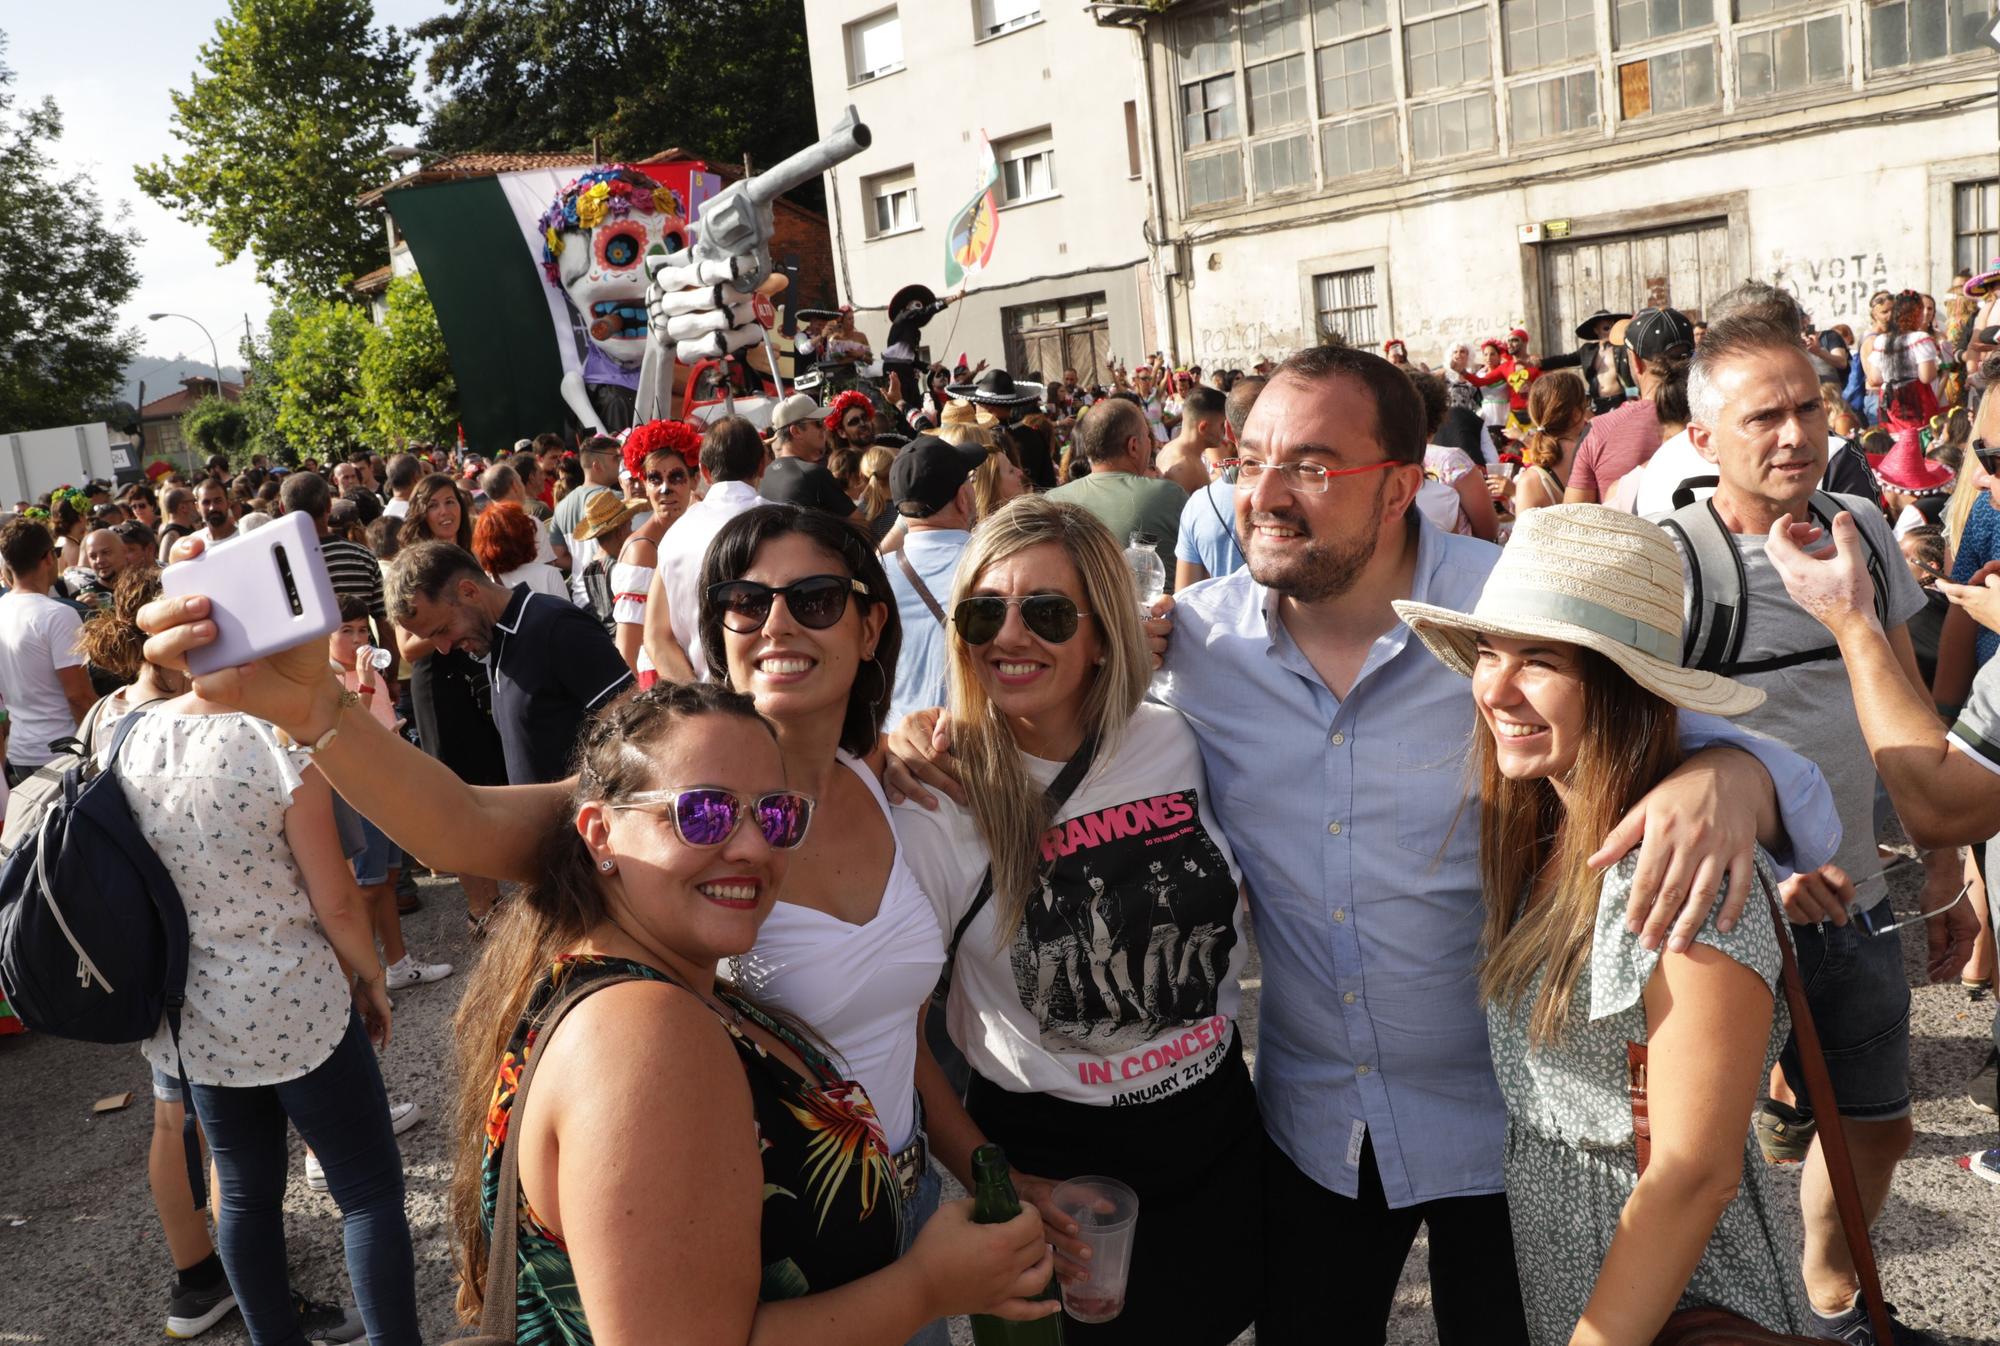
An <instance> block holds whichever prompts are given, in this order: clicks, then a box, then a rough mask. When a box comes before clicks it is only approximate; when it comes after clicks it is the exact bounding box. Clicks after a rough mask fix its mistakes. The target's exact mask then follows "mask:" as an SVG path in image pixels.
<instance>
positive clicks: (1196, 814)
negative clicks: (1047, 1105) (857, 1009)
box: [896, 705, 1245, 1106]
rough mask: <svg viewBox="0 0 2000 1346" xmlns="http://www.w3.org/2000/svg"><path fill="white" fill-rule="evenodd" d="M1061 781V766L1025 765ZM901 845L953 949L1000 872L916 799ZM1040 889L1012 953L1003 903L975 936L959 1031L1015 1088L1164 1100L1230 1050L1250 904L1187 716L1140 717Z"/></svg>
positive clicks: (962, 813) (1080, 794)
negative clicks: (982, 890)
mask: <svg viewBox="0 0 2000 1346" xmlns="http://www.w3.org/2000/svg"><path fill="white" fill-rule="evenodd" d="M1027 765H1028V771H1029V774H1030V776H1031V777H1032V778H1033V779H1034V780H1035V781H1036V782H1037V783H1038V784H1041V785H1047V784H1048V783H1049V782H1051V781H1053V780H1054V779H1055V778H1056V775H1057V774H1058V773H1059V772H1060V771H1061V770H1062V766H1063V764H1062V763H1060V762H1049V761H1043V760H1041V759H1039V758H1029V759H1027ZM896 835H897V837H898V838H899V839H900V840H901V841H902V843H903V850H904V854H905V857H906V858H907V860H908V861H909V865H910V868H911V870H912V871H914V872H915V874H916V876H917V881H918V883H919V884H921V885H922V887H923V889H924V891H925V892H926V893H928V894H929V895H930V899H931V904H932V905H933V906H934V907H935V908H936V909H937V913H938V923H939V924H940V925H941V926H942V927H943V929H944V931H945V933H946V936H947V938H949V935H950V933H951V932H952V931H954V930H956V929H957V928H958V923H959V920H960V919H961V918H962V917H963V916H964V915H965V913H966V911H967V910H968V909H969V908H970V907H971V905H972V901H973V898H974V897H975V896H976V895H977V894H978V891H979V886H980V881H981V880H982V879H983V878H984V876H985V872H986V846H985V843H984V841H983V840H982V839H981V837H980V835H979V829H978V827H977V826H976V825H975V824H974V822H973V819H972V815H971V813H969V812H968V811H967V810H965V809H963V808H960V807H958V806H956V805H954V804H952V803H951V802H950V801H949V800H945V801H943V802H941V803H940V804H939V806H938V809H937V811H936V812H935V813H933V812H930V811H928V810H926V809H922V808H919V807H917V806H915V805H911V804H905V805H902V806H900V807H899V808H898V809H897V810H896ZM1042 859H1043V862H1044V867H1043V872H1042V879H1041V883H1040V889H1041V891H1040V892H1039V893H1038V894H1036V895H1035V896H1034V897H1033V898H1031V899H1030V901H1029V903H1028V910H1027V915H1026V919H1025V920H1024V921H1023V923H1022V927H1021V929H1020V930H1019V931H1018V932H1017V933H1016V934H1015V935H1014V937H1013V938H1012V939H1010V940H1007V941H1005V942H1004V943H1002V941H1001V937H1000V931H1001V923H1000V902H999V900H998V898H997V897H996V898H995V899H993V900H991V901H989V902H988V903H987V904H986V907H985V909H984V910H983V911H981V912H980V914H979V916H978V917H977V918H976V919H975V920H974V921H973V922H972V924H971V925H970V926H969V927H968V928H967V930H966V933H965V939H964V941H963V942H962V943H961V944H960V945H959V949H958V960H957V963H956V965H955V967H954V968H953V975H952V984H951V996H950V999H949V1000H948V1001H947V1002H946V1005H945V1022H946V1025H947V1026H948V1027H949V1028H950V1030H951V1036H952V1040H953V1041H954V1042H956V1043H957V1044H958V1046H959V1049H960V1050H961V1051H963V1052H964V1053H965V1055H966V1059H967V1060H968V1061H970V1062H971V1064H972V1068H973V1069H974V1070H977V1071H978V1072H979V1073H980V1074H981V1075H982V1076H984V1077H985V1078H986V1079H987V1080H989V1081H991V1082H992V1083H994V1084H997V1085H999V1086H1000V1087H1001V1088H1003V1089H1008V1090H1012V1091H1014V1092H1016V1093H1043V1094H1050V1095H1053V1096H1055V1097H1057V1098H1066V1099H1070V1100H1073V1101H1075V1102H1079V1103H1087V1104H1093V1105H1096V1106H1115V1105H1130V1104H1136V1103H1150V1102H1153V1101H1155V1100H1157V1099H1161V1098H1165V1097H1167V1096H1168V1095H1169V1094H1173V1093H1176V1092H1179V1091H1180V1090H1183V1089H1186V1088H1187V1087H1188V1086H1190V1085H1192V1084H1194V1083H1195V1082H1196V1081H1198V1080H1200V1079H1202V1078H1203V1077H1204V1076H1206V1075H1207V1074H1208V1073H1209V1072H1210V1071H1211V1070H1213V1069H1214V1068H1215V1067H1216V1065H1217V1064H1218V1063H1220V1062H1221V1061H1222V1059H1223V1058H1224V1057H1225V1056H1226V1055H1227V1054H1228V1051H1229V1045H1230V1042H1231V1040H1232V1037H1233V1035H1234V1033H1235V1031H1236V1009H1237V1004H1238V1002H1239V1000H1240V999H1241V991H1240V989H1239V988H1238V985H1237V978H1238V976H1239V974H1240V973H1241V971H1242V967H1243V959H1244V954H1245V946H1244V940H1243V904H1242V902H1241V901H1240V900H1239V892H1238V875H1237V870H1236V862H1235V861H1234V859H1232V858H1231V856H1230V854H1229V847H1228V844H1227V843H1226V842H1225V841H1224V840H1223V839H1222V829H1221V828H1220V827H1219V826H1217V824H1216V821H1215V815H1214V814H1213V813H1212V812H1210V810H1209V806H1208V798H1207V784H1206V781H1205V779H1204V777H1203V775H1202V767H1201V753H1200V750H1199V749H1198V748H1197V747H1196V744H1195V738H1194V734H1193V733H1192V731H1190V730H1189V729H1188V727H1187V725H1186V723H1185V722H1183V721H1182V719H1181V717H1180V713H1179V712H1178V711H1174V710H1170V709H1168V708H1167V707H1165V706H1157V705H1144V706H1141V707H1140V708H1139V711H1138V713H1137V714H1136V715H1134V716H1133V718H1132V722H1131V724H1130V725H1129V726H1127V728H1126V732H1125V734H1124V736H1123V738H1122V740H1121V741H1120V743H1119V744H1118V747H1117V751H1116V752H1115V754H1114V755H1112V756H1110V757H1108V758H1107V757H1103V756H1100V757H1099V759H1098V760H1097V761H1096V762H1095V763H1094V764H1093V765H1092V767H1091V770H1090V773H1089V774H1088V775H1087V776H1085V777H1084V780H1083V782H1082V784H1081V785H1080V786H1079V787H1078V789H1077V790H1076V792H1075V793H1074V794H1072V795H1071V796H1070V798H1069V802H1068V803H1066V804H1065V805H1064V806H1063V808H1062V810H1061V811H1060V813H1059V814H1058V815H1057V820H1056V822H1055V824H1054V825H1053V826H1051V827H1050V828H1049V830H1048V831H1047V832H1046V833H1044V834H1043V837H1042Z"/></svg>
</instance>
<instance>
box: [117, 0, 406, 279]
mask: <svg viewBox="0 0 2000 1346" xmlns="http://www.w3.org/2000/svg"><path fill="white" fill-rule="evenodd" d="M374 21H375V10H374V6H373V5H372V4H370V3H369V0H230V5H229V16H228V17H227V18H224V19H221V20H219V21H217V23H216V25H215V36H214V38H212V39H211V40H210V41H208V42H205V43H203V44H202V48H201V54H200V68H199V69H198V70H197V72H196V74H195V76H194V80H193V83H192V85H191V86H190V87H189V89H188V91H187V92H186V93H180V92H178V91H176V92H175V93H174V95H173V101H174V115H173V133H174V138H175V139H176V140H178V141H179V142H180V143H181V144H182V145H183V146H185V147H186V152H185V153H184V154H182V155H181V156H180V157H179V158H174V157H173V156H167V157H165V158H162V159H161V160H160V161H159V162H158V163H156V164H151V165H142V166H141V167H139V168H138V169H137V170H136V176H137V179H138V183H139V188H140V190H141V191H144V192H145V193H146V194H147V195H148V196H151V197H152V198H153V199H155V200H156V201H159V202H160V203H161V204H162V205H164V206H166V207H167V208H169V209H170V210H173V211H175V212H176V213H177V214H179V215H180V216H181V217H182V218H183V219H185V220H187V221H189V222H190V223H193V224H196V225H200V226H201V227H202V228H204V229H206V230H207V231H208V236H209V241H210V242H211V243H213V244H214V245H215V249H216V251H217V252H219V253H221V254H222V256H223V257H224V258H225V259H226V260H229V261H234V260H235V259H236V258H237V257H239V256H241V255H242V254H243V253H244V251H245V250H246V249H247V250H248V251H249V253H250V255H251V257H252V258H253V259H254V260H255V262H256V264H257V277H258V279H259V280H262V281H264V282H266V283H267V284H272V285H276V286H279V287H281V288H285V289H303V290H306V291H309V292H311V293H314V294H319V295H332V294H335V293H337V292H338V291H339V289H340V287H341V286H342V285H343V284H345V283H346V282H347V281H348V280H350V279H352V278H353V277H355V276H357V275H360V274H362V273H363V272H366V271H370V270H372V269H374V268H375V267H378V266H380V265H382V263H383V262H385V261H387V260H388V242H387V240H386V238H385V237H384V234H383V229H382V222H381V219H380V218H379V217H378V216H377V215H375V214H374V212H372V211H366V210H363V209H361V208H359V207H357V206H356V205H355V204H354V198H355V197H357V196H359V195H360V194H361V193H363V192H365V191H367V190H368V189H370V188H371V187H376V186H380V185H381V184H382V183H383V182H385V181H387V180H388V179H389V178H391V177H393V176H394V173H395V168H394V165H393V164H391V163H390V162H389V161H388V160H387V159H385V158H384V157H383V151H384V150H385V149H387V148H388V145H389V128H390V127H391V126H394V125H396V124H398V123H409V122H414V121H415V120H416V119H417V115H418V111H419V109H418V106H417V102H416V99H415V97H414V96H413V95H412V93H411V73H412V61H413V55H412V48H411V46H410V43H409V40H408V39H407V38H406V37H404V36H403V35H401V34H399V33H398V32H397V31H396V30H395V29H394V28H388V29H385V30H381V31H378V30H377V29H376V28H375V27H374Z"/></svg>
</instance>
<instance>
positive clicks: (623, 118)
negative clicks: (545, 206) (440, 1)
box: [410, 0, 822, 209]
mask: <svg viewBox="0 0 2000 1346" xmlns="http://www.w3.org/2000/svg"><path fill="white" fill-rule="evenodd" d="M450 3H452V6H453V7H452V10H451V11H450V12H449V13H445V14H440V15H438V16H437V17H436V18H431V19H426V20H424V21H423V22H422V23H420V24H418V25H417V26H416V27H415V28H413V29H411V30H410V31H411V34H412V35H413V36H415V37H417V38H419V39H421V40H423V41H425V42H429V43H431V44H432V45H431V53H430V61H429V67H428V68H429V73H430V78H431V82H432V83H433V85H435V86H436V87H437V89H438V90H439V91H440V94H441V97H440V98H439V100H438V102H437V103H436V105H435V106H433V107H432V109H431V115H430V119H429V121H428V122H427V123H426V124H425V127H424V135H423V139H424V144H425V146H426V147H427V148H429V149H431V150H433V151H436V152H440V153H447V154H458V153H464V152H466V151H469V150H574V149H581V148H583V147H585V146H588V145H590V144H591V143H592V141H593V139H595V140H596V141H597V142H598V145H599V149H600V152H601V153H602V154H603V155H604V156H605V157H606V158H607V159H620V158H624V159H631V158H641V157H644V156H646V155H649V154H656V153H658V152H659V151H661V150H667V149H672V148H674V147H676V146H679V147H682V148H684V149H686V150H688V151H689V152H690V153H693V154H696V155H701V156H705V157H708V158H711V159H715V160H719V161H722V162H726V163H735V162H736V161H737V159H738V158H739V156H741V155H743V154H748V155H750V156H751V159H752V161H753V164H755V165H763V166H765V167H768V166H770V165H771V164H774V163H776V162H778V160H780V159H782V158H784V157H785V156H786V155H789V154H791V153H793V152H794V151H796V150H799V149H802V148H803V147H805V146H806V145H808V144H810V143H811V142H812V141H814V140H816V139H818V137H819V131H818V130H817V129H815V127H814V114H813V100H812V85H811V82H810V81H808V80H807V79H805V78H804V77H803V73H804V72H805V71H807V70H809V69H810V68H811V61H810V58H809V56H808V54H807V51H806V25H805V7H804V6H803V5H801V4H800V3H799V2H798V0H450ZM796 195H797V197H798V198H799V199H800V200H801V201H802V202H803V203H805V204H807V205H809V206H812V207H813V208H815V209H818V208H819V207H820V205H821V199H822V193H821V191H820V187H819V184H818V183H814V184H812V185H810V186H809V187H805V188H801V189H800V190H799V192H798V193H796Z"/></svg>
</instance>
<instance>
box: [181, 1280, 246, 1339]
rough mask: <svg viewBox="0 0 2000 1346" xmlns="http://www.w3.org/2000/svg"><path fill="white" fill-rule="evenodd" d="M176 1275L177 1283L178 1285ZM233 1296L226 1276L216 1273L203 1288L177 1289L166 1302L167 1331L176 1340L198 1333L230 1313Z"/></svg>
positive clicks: (233, 1302)
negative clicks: (216, 1275) (211, 1280)
mask: <svg viewBox="0 0 2000 1346" xmlns="http://www.w3.org/2000/svg"><path fill="white" fill-rule="evenodd" d="M178 1283H179V1282H178V1278H177V1279H176V1285H178ZM235 1307H236V1296H235V1295H233V1294H231V1293H230V1292H229V1281H228V1278H227V1277H223V1276H218V1277H216V1278H215V1284H214V1285H211V1286H209V1287H208V1288H207V1289H206V1290H178V1289H177V1290H176V1292H175V1294H174V1297H173V1301H172V1302H171V1303H169V1304H168V1305H167V1335H168V1336H170V1337H172V1338H173V1339H174V1340H175V1341H186V1340H187V1339H188V1338H189V1337H198V1336H200V1335H201V1334H202V1333H204V1332H206V1331H208V1329H209V1328H211V1327H214V1326H215V1325H216V1324H217V1323H219V1322H221V1321H222V1320H223V1319H224V1318H226V1317H228V1316H229V1312H230V1310H232V1309H234V1308H235Z"/></svg>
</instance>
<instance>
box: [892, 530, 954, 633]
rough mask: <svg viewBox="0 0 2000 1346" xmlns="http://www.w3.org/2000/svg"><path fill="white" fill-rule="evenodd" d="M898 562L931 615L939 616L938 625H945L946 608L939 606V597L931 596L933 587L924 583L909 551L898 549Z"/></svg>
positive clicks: (904, 576) (904, 575)
mask: <svg viewBox="0 0 2000 1346" xmlns="http://www.w3.org/2000/svg"><path fill="white" fill-rule="evenodd" d="M896 564H898V565H900V566H902V567H903V578H905V579H907V580H908V581H909V582H910V587H911V588H912V589H915V590H916V591H917V597H918V598H921V599H923V600H924V606H925V607H927V608H929V609H930V610H931V616H933V617H935V618H937V623H938V625H939V626H943V625H945V620H944V609H943V608H941V607H939V606H938V601H937V599H936V598H934V597H932V596H931V587H930V586H929V585H928V584H925V583H924V580H923V576H921V575H919V574H918V573H917V568H916V567H915V566H913V565H911V564H910V555H909V553H908V552H906V551H904V550H902V549H901V548H900V547H899V548H897V550H896Z"/></svg>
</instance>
